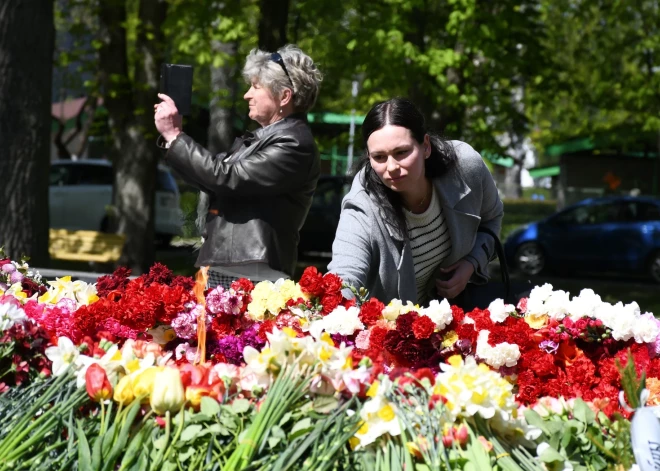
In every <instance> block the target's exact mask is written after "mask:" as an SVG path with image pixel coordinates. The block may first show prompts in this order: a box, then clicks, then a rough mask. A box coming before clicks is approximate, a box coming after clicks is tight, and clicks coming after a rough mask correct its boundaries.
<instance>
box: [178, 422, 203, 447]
mask: <svg viewBox="0 0 660 471" xmlns="http://www.w3.org/2000/svg"><path fill="white" fill-rule="evenodd" d="M201 431H202V426H201V425H200V424H192V425H188V426H187V427H186V428H184V429H183V432H181V437H180V438H179V440H180V441H182V442H184V443H186V442H190V441H192V440H194V439H195V438H197V436H198V435H199V432H201Z"/></svg>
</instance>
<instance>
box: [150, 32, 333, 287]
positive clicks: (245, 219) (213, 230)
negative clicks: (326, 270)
mask: <svg viewBox="0 0 660 471" xmlns="http://www.w3.org/2000/svg"><path fill="white" fill-rule="evenodd" d="M243 76H244V78H245V80H246V81H247V82H248V84H249V85H250V88H249V90H248V91H247V93H246V94H245V96H244V98H245V100H247V102H248V106H249V108H250V113H249V116H250V118H251V119H253V120H254V121H256V122H257V123H259V124H260V125H261V127H260V128H259V129H257V130H256V131H255V132H254V133H250V132H248V133H247V134H246V135H245V136H243V137H242V138H240V139H237V140H236V141H235V142H234V144H233V145H232V147H231V149H230V150H229V151H228V152H223V153H221V154H218V155H213V154H211V153H210V152H209V151H207V150H206V149H205V148H204V147H202V146H201V145H199V144H198V143H197V142H195V141H194V140H193V139H191V138H190V136H188V135H186V134H185V133H184V132H183V131H182V129H181V122H182V121H181V116H180V115H179V114H178V112H177V109H176V106H175V105H174V102H173V101H172V100H171V99H170V98H169V97H168V96H166V95H159V98H161V100H162V102H161V103H159V104H157V105H155V122H156V128H157V129H158V132H160V134H161V138H159V145H160V146H161V147H163V148H167V149H168V150H167V153H166V155H165V161H166V163H167V164H168V165H169V166H170V167H172V168H173V169H175V170H176V171H177V172H178V173H179V174H180V175H181V176H182V178H184V179H185V180H186V181H188V182H189V183H190V184H192V185H194V186H196V187H197V188H199V189H200V190H201V191H202V192H203V193H206V194H208V195H209V205H208V211H207V212H206V214H205V218H206V224H205V228H204V230H203V233H202V235H203V238H204V243H203V245H202V248H201V250H200V253H199V256H198V258H197V263H196V265H197V266H210V267H211V269H210V270H209V285H211V286H215V285H219V284H220V285H223V286H225V287H226V286H228V285H229V284H230V283H231V281H233V280H234V279H236V278H240V277H246V278H249V279H251V280H253V281H261V280H271V281H272V280H276V279H278V278H282V277H290V276H292V275H293V271H294V268H295V265H296V258H297V245H298V238H299V230H300V228H301V227H302V225H303V222H304V221H305V218H306V217H307V212H308V211H309V208H310V205H311V202H312V196H313V194H314V190H315V189H316V182H317V180H318V177H319V173H320V160H319V154H318V150H317V148H316V144H315V143H314V139H313V137H312V133H311V130H310V128H309V126H308V124H307V120H306V113H307V111H308V110H309V109H310V108H311V107H312V106H313V105H314V102H315V101H316V98H317V96H318V90H319V84H320V82H321V79H322V76H321V73H320V72H319V70H318V69H317V68H316V66H315V65H314V62H313V61H312V59H311V58H310V57H309V56H307V55H306V54H305V53H303V52H302V51H301V50H300V49H298V48H297V47H294V46H290V45H289V46H285V47H283V48H282V49H280V50H279V51H278V52H276V53H272V54H271V53H269V52H264V51H261V50H253V51H252V52H250V54H249V55H248V56H247V59H246V62H245V67H244V69H243Z"/></svg>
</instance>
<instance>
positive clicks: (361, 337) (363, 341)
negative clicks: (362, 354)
mask: <svg viewBox="0 0 660 471" xmlns="http://www.w3.org/2000/svg"><path fill="white" fill-rule="evenodd" d="M370 335H371V331H369V330H361V331H360V333H359V334H357V337H355V346H356V347H357V348H359V349H360V350H368V349H369V336H370Z"/></svg>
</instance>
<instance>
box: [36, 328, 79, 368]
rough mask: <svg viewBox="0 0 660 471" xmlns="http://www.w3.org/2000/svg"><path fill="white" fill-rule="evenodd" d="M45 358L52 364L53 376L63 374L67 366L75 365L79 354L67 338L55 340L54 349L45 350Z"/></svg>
mask: <svg viewBox="0 0 660 471" xmlns="http://www.w3.org/2000/svg"><path fill="white" fill-rule="evenodd" d="M45 353H46V357H47V358H48V359H49V360H50V361H52V362H53V376H60V375H61V374H63V373H64V372H65V371H66V370H67V368H68V367H69V365H72V364H74V363H76V361H77V360H78V357H79V356H80V352H79V351H78V348H77V347H76V346H75V345H74V344H73V342H72V341H71V340H70V339H69V338H67V337H60V338H58V339H57V346H56V347H48V348H47V349H46V352H45Z"/></svg>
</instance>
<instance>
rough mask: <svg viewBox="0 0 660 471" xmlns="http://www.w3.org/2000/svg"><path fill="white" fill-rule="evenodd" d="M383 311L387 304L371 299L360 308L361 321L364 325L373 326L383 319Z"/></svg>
mask: <svg viewBox="0 0 660 471" xmlns="http://www.w3.org/2000/svg"><path fill="white" fill-rule="evenodd" d="M383 309H385V304H383V303H381V302H380V301H379V300H377V299H376V298H371V299H370V300H369V301H367V302H365V303H363V304H362V306H361V307H360V320H361V321H362V323H363V324H365V325H367V326H372V325H374V324H375V323H376V322H378V321H379V320H380V319H381V317H382V313H383Z"/></svg>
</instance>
